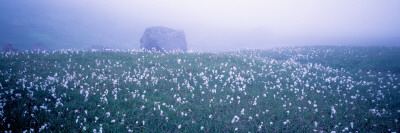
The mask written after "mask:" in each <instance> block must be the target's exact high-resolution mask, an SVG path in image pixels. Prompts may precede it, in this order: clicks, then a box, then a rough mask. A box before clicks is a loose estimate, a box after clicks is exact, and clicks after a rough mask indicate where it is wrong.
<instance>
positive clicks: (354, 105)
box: [0, 47, 400, 132]
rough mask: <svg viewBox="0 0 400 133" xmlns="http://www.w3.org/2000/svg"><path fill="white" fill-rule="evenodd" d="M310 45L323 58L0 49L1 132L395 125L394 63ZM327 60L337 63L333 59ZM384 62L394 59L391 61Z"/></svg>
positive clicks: (398, 112)
mask: <svg viewBox="0 0 400 133" xmlns="http://www.w3.org/2000/svg"><path fill="white" fill-rule="evenodd" d="M335 48H337V49H340V50H346V48H344V47H335ZM293 49H295V48H293ZM299 49H307V48H299ZM312 49H313V50H314V51H316V52H317V54H316V55H318V57H321V55H328V56H330V57H326V56H324V57H323V58H309V57H310V55H309V56H307V55H304V53H303V54H301V56H300V55H299V53H294V52H292V53H290V52H285V50H286V51H293V50H290V49H289V48H286V49H284V48H282V49H281V51H282V52H278V53H286V55H283V54H278V53H277V52H276V51H279V50H276V49H275V50H246V51H231V52H225V53H205V52H187V53H179V52H172V53H159V52H146V51H121V50H106V51H83V50H59V51H50V52H49V51H21V52H8V53H5V52H2V53H1V54H0V62H1V63H0V105H1V106H0V112H1V113H0V120H2V121H0V131H8V130H12V131H16V132H23V131H34V132H38V131H46V132H51V131H53V132H57V131H65V132H81V131H87V132H233V131H238V132H247V131H250V132H258V131H260V132H312V131H316V132H320V131H324V132H331V131H336V132H357V131H358V132H367V131H372V132H391V131H399V130H400V124H399V122H398V120H399V119H400V95H399V93H400V90H399V86H400V81H399V76H398V74H396V73H394V72H397V71H395V70H397V68H393V70H392V68H389V69H390V71H391V72H388V70H387V69H385V68H383V70H381V69H375V70H373V71H369V70H367V69H371V68H375V67H377V66H378V65H374V66H372V67H371V66H370V67H368V68H358V67H362V66H363V65H364V64H363V63H361V64H356V65H354V66H352V64H348V63H346V61H345V60H344V61H343V59H342V58H347V59H349V60H357V59H358V60H360V61H361V62H363V61H365V60H363V59H364V58H365V57H364V56H362V54H358V52H355V53H350V54H351V55H354V56H351V57H350V56H340V55H338V56H333V55H337V54H335V53H334V54H329V53H330V52H329V49H332V48H327V49H328V51H327V50H326V49H325V51H324V50H321V49H319V48H315V47H314V48H312ZM354 49H356V51H364V52H365V49H362V48H354ZM385 50H386V51H388V50H389V48H388V49H384V51H385ZM304 51H306V50H304ZM305 53H312V52H305ZM323 53H325V54H323ZM339 53H340V52H339ZM384 53H388V52H384ZM393 53H395V52H393ZM397 53H398V52H397ZM394 55H395V56H397V55H396V54H394ZM281 56H282V57H285V58H277V57H281ZM304 56H305V57H307V58H304ZM313 57H317V56H313ZM382 58H383V57H382ZM369 59H371V58H369ZM336 60H339V61H343V63H340V64H337V65H336V64H334V65H332V62H333V61H336ZM378 60H380V59H378ZM384 60H385V59H384ZM387 60H389V63H388V64H389V65H390V66H395V64H396V60H397V59H396V58H388V59H387ZM351 62H353V61H351ZM347 65H349V67H347ZM341 68H343V69H341ZM379 68H381V67H379ZM360 69H361V71H359V70H360ZM381 71H382V72H381Z"/></svg>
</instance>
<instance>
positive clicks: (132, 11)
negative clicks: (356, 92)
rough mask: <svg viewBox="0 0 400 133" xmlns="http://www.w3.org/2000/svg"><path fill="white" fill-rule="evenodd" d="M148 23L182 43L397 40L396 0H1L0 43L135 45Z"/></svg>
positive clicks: (399, 8) (206, 46) (198, 46)
mask: <svg viewBox="0 0 400 133" xmlns="http://www.w3.org/2000/svg"><path fill="white" fill-rule="evenodd" d="M151 26H166V27H170V28H173V29H179V30H183V31H185V33H186V37H187V42H188V49H193V50H225V49H243V48H269V47H277V46H300V45H397V46H399V45H400V1H399V0H330V1H328V0H320V1H317V0H276V1H269V0H246V1H245V0H196V1H195V0H140V1H139V0H3V1H1V2H0V43H1V44H4V43H11V44H13V45H14V46H15V47H17V48H19V49H29V48H31V47H32V45H33V44H35V43H43V44H44V45H46V46H48V47H49V48H50V49H60V48H90V47H91V46H92V45H103V46H106V47H110V48H121V49H127V48H129V49H138V48H139V46H140V42H139V40H140V37H141V36H142V34H143V32H144V30H145V29H146V28H147V27H151Z"/></svg>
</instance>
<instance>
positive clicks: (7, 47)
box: [1, 43, 18, 52]
mask: <svg viewBox="0 0 400 133" xmlns="http://www.w3.org/2000/svg"><path fill="white" fill-rule="evenodd" d="M1 51H5V52H9V51H14V52H15V51H18V49H16V48H14V46H13V45H12V44H10V43H6V44H4V45H3V48H2V49H1Z"/></svg>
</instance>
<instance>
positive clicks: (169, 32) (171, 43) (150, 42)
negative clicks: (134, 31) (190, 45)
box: [140, 26, 187, 51]
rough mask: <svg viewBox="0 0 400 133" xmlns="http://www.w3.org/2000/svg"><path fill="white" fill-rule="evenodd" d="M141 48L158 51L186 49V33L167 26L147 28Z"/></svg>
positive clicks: (141, 41)
mask: <svg viewBox="0 0 400 133" xmlns="http://www.w3.org/2000/svg"><path fill="white" fill-rule="evenodd" d="M140 43H141V45H140V48H144V49H147V50H157V51H174V50H177V51H186V50H187V43H186V37H185V33H184V32H183V31H180V30H174V29H171V28H167V27H162V26H157V27H150V28H147V29H146V30H145V31H144V33H143V36H142V38H141V39H140Z"/></svg>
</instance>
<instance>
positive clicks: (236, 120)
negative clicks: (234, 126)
mask: <svg viewBox="0 0 400 133" xmlns="http://www.w3.org/2000/svg"><path fill="white" fill-rule="evenodd" d="M239 119H240V118H239V117H238V116H236V115H235V116H234V117H233V119H232V121H231V123H235V122H238V121H239Z"/></svg>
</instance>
